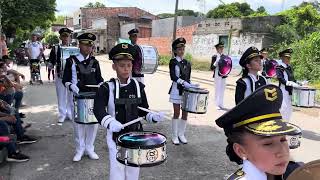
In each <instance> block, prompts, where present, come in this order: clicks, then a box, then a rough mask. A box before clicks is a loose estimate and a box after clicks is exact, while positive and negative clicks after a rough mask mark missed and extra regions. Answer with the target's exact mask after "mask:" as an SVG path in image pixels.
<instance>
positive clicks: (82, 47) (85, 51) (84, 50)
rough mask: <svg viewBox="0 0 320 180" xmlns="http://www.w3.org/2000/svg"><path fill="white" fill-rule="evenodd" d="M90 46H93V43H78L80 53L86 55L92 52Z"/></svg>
mask: <svg viewBox="0 0 320 180" xmlns="http://www.w3.org/2000/svg"><path fill="white" fill-rule="evenodd" d="M92 47H93V45H91V44H83V43H79V48H80V52H81V54H83V55H86V56H87V55H89V54H90V53H91V52H92Z"/></svg>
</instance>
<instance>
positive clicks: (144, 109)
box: [138, 106, 158, 114]
mask: <svg viewBox="0 0 320 180" xmlns="http://www.w3.org/2000/svg"><path fill="white" fill-rule="evenodd" d="M138 108H139V109H141V110H142V111H145V112H149V113H155V114H158V113H157V112H154V111H151V110H150V109H147V108H143V107H139V106H138Z"/></svg>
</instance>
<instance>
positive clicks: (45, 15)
mask: <svg viewBox="0 0 320 180" xmlns="http://www.w3.org/2000/svg"><path fill="white" fill-rule="evenodd" d="M55 8H56V1H55V0H28V1H27V0H5V1H3V0H0V9H1V10H2V27H3V31H4V33H5V34H6V35H7V36H8V37H15V35H16V32H17V31H19V32H23V31H26V32H31V31H32V30H34V29H35V28H36V27H40V28H43V29H46V28H48V27H49V26H50V24H51V23H52V21H54V19H55V16H54V13H55V10H56V9H55ZM22 34H24V33H22Z"/></svg>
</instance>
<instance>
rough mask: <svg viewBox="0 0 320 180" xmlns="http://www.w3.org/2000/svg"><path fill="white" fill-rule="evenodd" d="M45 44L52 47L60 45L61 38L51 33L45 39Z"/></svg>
mask: <svg viewBox="0 0 320 180" xmlns="http://www.w3.org/2000/svg"><path fill="white" fill-rule="evenodd" d="M44 42H45V43H48V44H50V45H54V44H58V43H59V36H58V35H56V34H55V33H49V34H47V35H46V37H45V38H44Z"/></svg>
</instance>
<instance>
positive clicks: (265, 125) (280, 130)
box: [245, 119, 301, 136]
mask: <svg viewBox="0 0 320 180" xmlns="http://www.w3.org/2000/svg"><path fill="white" fill-rule="evenodd" d="M245 129H247V130H248V131H249V132H252V133H253V134H256V135H259V136H280V135H298V134H301V129H300V128H299V127H298V126H296V125H294V124H291V123H288V122H285V121H284V120H282V119H281V120H269V121H264V122H258V123H253V124H249V125H246V126H245Z"/></svg>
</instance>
